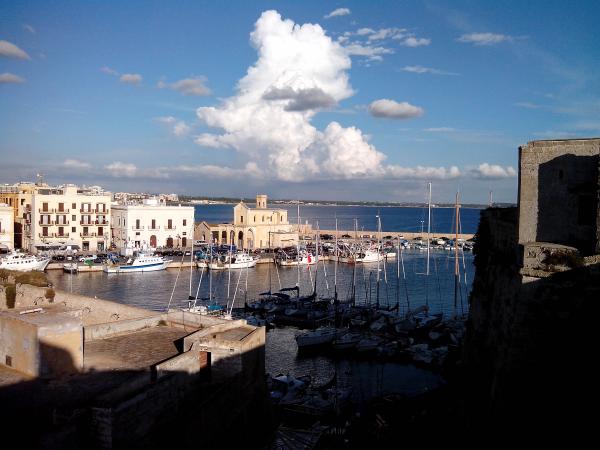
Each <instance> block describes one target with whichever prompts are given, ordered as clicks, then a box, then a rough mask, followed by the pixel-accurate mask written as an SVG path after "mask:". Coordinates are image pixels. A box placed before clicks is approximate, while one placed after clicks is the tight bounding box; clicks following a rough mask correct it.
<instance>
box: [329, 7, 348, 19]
mask: <svg viewBox="0 0 600 450" xmlns="http://www.w3.org/2000/svg"><path fill="white" fill-rule="evenodd" d="M348 14H350V10H349V9H348V8H338V9H334V10H333V11H331V12H330V13H329V14H327V15H326V16H324V18H325V19H330V18H331V17H339V16H347V15H348Z"/></svg>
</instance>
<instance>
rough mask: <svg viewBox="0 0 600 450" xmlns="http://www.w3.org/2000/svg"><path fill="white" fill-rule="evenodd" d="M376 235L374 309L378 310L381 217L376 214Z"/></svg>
mask: <svg viewBox="0 0 600 450" xmlns="http://www.w3.org/2000/svg"><path fill="white" fill-rule="evenodd" d="M377 234H378V235H379V240H378V241H377V288H376V289H377V291H376V292H377V293H376V297H375V302H376V303H375V307H376V308H377V309H379V279H380V275H379V270H380V269H379V246H380V245H381V217H380V216H379V214H377Z"/></svg>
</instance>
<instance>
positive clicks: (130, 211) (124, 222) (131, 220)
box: [111, 199, 194, 254]
mask: <svg viewBox="0 0 600 450" xmlns="http://www.w3.org/2000/svg"><path fill="white" fill-rule="evenodd" d="M111 232H112V236H113V243H114V245H115V246H116V247H117V249H118V250H119V251H120V253H122V254H131V253H132V252H133V251H134V250H136V249H145V248H158V247H167V248H185V247H189V246H190V245H191V243H192V240H193V235H194V208H193V207H192V206H165V205H162V204H160V203H159V201H158V200H157V199H146V200H144V201H143V203H142V204H138V205H113V207H112V219H111Z"/></svg>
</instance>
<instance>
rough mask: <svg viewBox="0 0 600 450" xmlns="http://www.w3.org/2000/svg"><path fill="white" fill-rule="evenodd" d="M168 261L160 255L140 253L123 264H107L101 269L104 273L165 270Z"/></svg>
mask: <svg viewBox="0 0 600 450" xmlns="http://www.w3.org/2000/svg"><path fill="white" fill-rule="evenodd" d="M170 262H171V260H167V259H164V258H163V257H162V256H155V255H147V254H140V255H138V256H137V257H136V258H130V259H129V260H128V261H127V263H125V264H113V263H111V264H107V265H105V266H104V269H103V270H104V272H106V273H129V272H155V271H157V270H165V269H166V268H167V266H168V265H169V263H170Z"/></svg>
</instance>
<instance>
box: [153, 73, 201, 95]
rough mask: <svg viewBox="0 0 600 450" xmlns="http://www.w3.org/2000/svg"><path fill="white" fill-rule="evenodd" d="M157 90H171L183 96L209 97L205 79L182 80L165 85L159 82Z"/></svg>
mask: <svg viewBox="0 0 600 450" xmlns="http://www.w3.org/2000/svg"><path fill="white" fill-rule="evenodd" d="M157 87H158V88H159V89H165V88H166V89H173V90H174V91H177V92H179V93H181V94H183V95H197V96H203V95H210V93H211V92H210V89H209V88H208V87H207V86H206V77H192V78H184V79H182V80H179V81H176V82H174V83H165V82H164V81H162V80H161V81H159V82H158V84H157Z"/></svg>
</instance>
